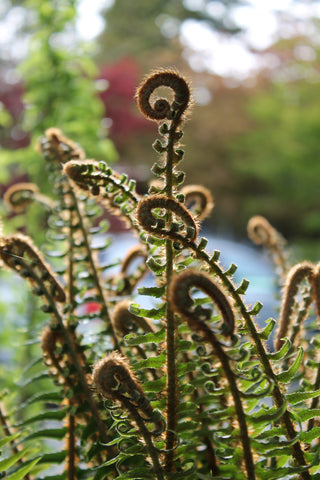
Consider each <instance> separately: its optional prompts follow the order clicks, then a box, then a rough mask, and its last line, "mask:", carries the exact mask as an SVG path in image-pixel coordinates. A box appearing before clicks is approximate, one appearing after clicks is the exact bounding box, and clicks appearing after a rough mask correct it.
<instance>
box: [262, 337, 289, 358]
mask: <svg viewBox="0 0 320 480" xmlns="http://www.w3.org/2000/svg"><path fill="white" fill-rule="evenodd" d="M291 346H292V344H291V341H290V340H289V339H288V338H286V341H285V343H284V344H283V345H282V347H281V348H280V350H279V351H278V352H274V353H269V354H268V358H269V359H270V360H282V359H283V358H284V357H285V356H286V354H287V353H288V352H289V350H290V348H291Z"/></svg>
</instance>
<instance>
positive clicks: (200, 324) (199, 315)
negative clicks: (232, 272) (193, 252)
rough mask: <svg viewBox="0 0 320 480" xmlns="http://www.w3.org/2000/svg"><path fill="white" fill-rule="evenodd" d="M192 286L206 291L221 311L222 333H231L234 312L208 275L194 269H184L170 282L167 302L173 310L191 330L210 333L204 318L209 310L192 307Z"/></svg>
mask: <svg viewBox="0 0 320 480" xmlns="http://www.w3.org/2000/svg"><path fill="white" fill-rule="evenodd" d="M192 288H198V289H200V290H202V291H203V292H204V293H206V294H207V295H208V296H209V297H210V298H211V299H212V301H213V303H214V304H215V305H216V306H217V307H218V309H219V310H220V312H221V315H222V319H223V325H222V334H224V335H226V336H227V335H232V333H233V332H234V326H235V314H234V311H233V309H232V307H231V305H230V303H229V300H228V299H227V297H226V295H225V294H224V292H223V291H222V290H221V289H220V287H218V286H217V285H216V284H215V283H214V282H213V281H212V278H211V277H209V275H207V274H205V273H203V272H198V271H196V270H194V269H186V270H184V271H182V272H181V273H179V274H177V275H175V276H174V277H173V279H172V281H171V284H170V291H169V302H170V303H171V304H172V305H173V308H174V311H176V312H178V313H180V315H182V317H183V318H185V319H186V321H187V322H188V324H189V327H190V328H191V329H192V330H195V331H197V332H199V331H201V333H203V334H204V335H205V336H206V335H211V333H212V330H211V328H210V326H208V325H207V323H206V320H208V318H210V312H208V310H207V309H204V308H203V307H201V306H197V307H194V302H193V299H192V298H191V295H190V290H191V289H192Z"/></svg>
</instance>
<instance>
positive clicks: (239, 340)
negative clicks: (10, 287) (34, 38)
mask: <svg viewBox="0 0 320 480" xmlns="http://www.w3.org/2000/svg"><path fill="white" fill-rule="evenodd" d="M162 86H164V87H168V88H170V89H171V90H172V91H173V98H172V100H170V101H169V100H167V99H165V98H158V97H157V96H156V94H157V91H158V88H159V87H162ZM137 102H138V105H139V107H140V110H141V112H142V113H143V114H144V115H145V116H146V117H147V118H149V119H150V120H152V121H155V122H157V123H158V124H159V134H160V136H161V139H158V140H156V141H155V143H154V145H153V147H154V149H155V150H156V152H157V153H158V155H159V159H158V160H157V161H156V162H155V163H154V165H153V166H152V168H151V170H152V172H153V173H154V175H155V177H156V181H155V182H151V185H150V189H149V192H148V194H147V195H145V196H143V197H141V196H140V195H139V194H137V193H136V190H135V182H134V180H131V179H129V178H128V177H127V176H126V175H119V174H118V173H116V172H114V171H113V169H112V168H111V167H110V166H108V165H107V164H106V163H105V162H103V161H100V162H98V161H95V160H87V159H86V157H85V154H84V152H83V150H82V149H81V148H80V147H79V146H78V145H76V144H75V143H74V142H72V141H71V140H69V139H67V138H66V137H64V136H63V134H62V133H61V132H60V131H59V130H58V129H55V128H53V129H49V130H48V131H47V132H46V134H45V136H44V137H43V138H42V139H41V140H40V143H39V150H40V151H41V153H42V155H43V157H44V159H45V161H46V164H47V168H48V170H49V172H50V178H51V180H52V183H53V185H54V191H53V192H52V195H47V194H46V195H44V194H42V193H41V192H39V190H38V188H37V186H35V185H33V184H29V183H23V184H18V185H15V186H13V187H11V188H10V189H8V191H7V192H6V194H5V196H4V201H5V203H6V205H7V206H8V207H9V208H12V209H15V210H18V211H19V212H20V213H21V211H23V209H27V208H28V207H29V205H30V204H31V203H32V202H38V203H39V204H40V205H42V206H43V207H44V208H45V210H46V212H47V216H48V222H47V223H48V229H47V234H46V238H47V242H46V244H45V245H44V246H43V247H42V249H41V250H40V249H38V248H37V247H36V246H35V245H34V243H33V241H32V240H31V238H30V237H29V236H27V235H22V234H15V235H11V236H4V235H2V237H1V244H0V256H1V260H2V264H3V268H9V269H11V270H14V271H15V272H16V273H17V274H18V275H20V276H21V277H22V278H23V279H24V281H25V282H27V284H29V285H30V287H31V291H32V293H33V295H35V297H38V298H39V307H40V308H41V310H42V311H43V312H44V315H45V317H41V319H40V321H39V322H38V323H39V324H38V325H37V327H36V331H35V332H33V334H34V337H35V338H36V346H37V354H36V356H35V357H34V358H33V360H32V362H31V363H30V365H28V366H27V367H26V368H25V370H24V372H23V373H22V374H21V380H20V381H19V382H18V383H17V385H16V391H15V392H14V391H12V392H10V393H6V394H4V395H3V396H2V398H1V409H0V420H1V422H0V423H1V428H2V432H3V438H2V439H1V440H0V448H1V455H0V469H1V470H2V471H3V475H6V478H8V479H11V480H13V479H20V478H21V479H22V478H27V479H59V480H60V479H65V478H67V479H69V480H73V479H92V480H99V479H114V478H117V479H120V480H121V479H123V480H124V479H135V480H136V479H140V478H141V479H152V480H169V479H172V478H186V479H188V480H198V479H202V480H210V479H224V480H227V479H230V480H231V479H235V480H245V479H247V480H255V479H257V480H273V479H274V480H276V479H284V478H290V479H291V478H293V479H303V480H310V479H311V478H313V479H317V478H320V476H319V472H318V471H319V463H320V460H319V444H318V442H319V440H318V438H319V432H320V425H319V413H320V410H319V395H320V373H319V372H320V366H319V359H318V353H317V351H318V346H319V341H320V340H319V337H318V335H317V332H318V329H317V327H316V322H317V321H318V316H319V303H320V300H319V285H320V275H319V265H314V264H312V263H311V262H304V263H302V264H299V265H296V266H292V267H291V266H290V265H289V264H288V259H287V256H286V253H285V249H284V245H285V243H284V240H283V238H282V237H281V235H280V234H279V233H278V232H276V231H275V229H274V228H273V227H272V226H271V225H270V224H269V223H268V222H267V221H266V220H265V219H263V218H262V217H255V218H253V219H252V220H251V221H250V222H249V225H248V232H249V236H250V237H251V238H252V239H253V241H255V242H256V243H259V244H263V245H265V246H266V247H267V248H268V249H269V251H270V252H271V255H272V257H273V259H274V261H275V264H276V267H277V270H278V273H279V283H280V285H282V286H283V299H282V307H281V312H280V318H279V320H278V321H276V320H274V319H269V320H268V322H267V323H266V325H265V327H264V328H263V329H262V330H259V329H258V327H257V326H256V322H255V317H256V315H257V314H258V313H259V311H260V310H261V308H262V304H261V303H259V302H256V304H255V305H253V306H251V307H249V306H248V305H247V304H246V297H245V294H246V290H247V288H248V285H249V282H248V280H246V279H243V280H242V281H240V282H237V281H236V280H235V274H236V270H237V266H236V265H235V264H231V265H230V266H229V267H228V268H227V269H225V268H224V267H223V266H222V265H221V263H220V261H219V257H220V252H218V251H214V252H208V251H207V250H206V247H207V240H206V239H205V238H203V237H199V227H200V222H201V221H202V220H203V218H205V217H206V216H207V215H209V213H210V212H211V210H212V207H213V199H212V197H211V195H210V193H209V192H208V191H207V190H206V189H205V188H203V187H201V186H196V185H190V186H182V184H183V182H184V173H183V171H181V170H179V169H180V168H181V167H180V165H181V162H182V159H183V154H184V152H183V150H182V148H181V145H180V140H181V138H182V136H183V131H182V126H183V122H184V120H185V118H186V116H187V114H188V109H189V106H190V103H191V93H190V86H189V84H188V82H187V81H186V80H185V79H184V78H183V77H181V76H180V75H179V74H178V73H176V72H174V71H171V70H160V71H156V72H153V73H152V74H151V75H150V76H148V77H147V78H146V79H145V80H144V81H143V83H142V84H141V86H140V87H139V89H138V91H137ZM46 193H47V192H46ZM104 209H107V210H109V211H111V213H112V214H115V215H120V216H121V217H122V218H123V219H124V220H125V222H126V225H127V227H128V228H129V229H131V230H132V231H133V232H134V233H135V235H136V237H137V245H136V246H135V247H133V248H131V249H130V250H129V251H128V252H127V253H124V254H123V259H122V261H121V262H113V263H110V264H108V263H107V264H106V263H104V261H103V258H105V252H106V250H107V248H108V247H109V246H110V244H111V239H110V238H111V237H109V236H108V233H107V225H106V223H105V222H104V221H101V220H99V218H101V213H102V212H103V210H104ZM137 260H138V265H137ZM111 267H112V268H115V267H116V268H117V272H116V273H115V274H112V275H110V273H109V270H110V268H111ZM148 273H149V274H152V275H153V277H154V284H153V285H152V286H148V287H145V286H144V287H139V283H140V281H141V280H142V279H143V277H144V276H145V275H146V274H148ZM137 293H139V294H140V295H145V296H147V297H150V299H152V301H153V303H152V305H153V306H152V307H149V308H143V307H141V306H140V305H139V304H138V303H137V300H136V295H137ZM92 305H94V311H92V312H91V311H90V306H92ZM39 318H40V317H39ZM43 318H46V319H47V320H43ZM276 324H278V326H277V329H276V336H275V340H273V330H274V328H275V325H276ZM273 341H275V346H274V349H273V350H272V351H269V350H268V347H267V344H268V345H271V344H272V342H273ZM30 392H33V393H32V394H30ZM19 399H23V401H19Z"/></svg>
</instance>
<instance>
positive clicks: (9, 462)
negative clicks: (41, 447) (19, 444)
mask: <svg viewBox="0 0 320 480" xmlns="http://www.w3.org/2000/svg"><path fill="white" fill-rule="evenodd" d="M36 451H37V450H35V449H34V448H31V447H26V448H24V449H22V450H20V452H18V453H16V454H14V455H11V456H10V457H9V458H5V459H4V460H0V470H8V468H10V467H12V466H13V465H15V464H16V463H18V462H19V460H20V459H21V458H22V457H25V456H27V455H28V454H29V456H30V455H31V454H33V453H35V452H36Z"/></svg>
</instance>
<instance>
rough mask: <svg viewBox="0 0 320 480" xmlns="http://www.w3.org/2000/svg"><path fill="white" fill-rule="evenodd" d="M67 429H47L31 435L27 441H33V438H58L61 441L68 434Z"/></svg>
mask: <svg viewBox="0 0 320 480" xmlns="http://www.w3.org/2000/svg"><path fill="white" fill-rule="evenodd" d="M67 431H68V430H67V428H66V427H63V428H46V429H43V430H36V431H35V432H33V433H30V435H28V436H27V437H26V438H25V440H31V439H33V438H56V439H58V440H61V439H62V438H63V437H64V436H65V435H66V433H67Z"/></svg>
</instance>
